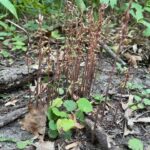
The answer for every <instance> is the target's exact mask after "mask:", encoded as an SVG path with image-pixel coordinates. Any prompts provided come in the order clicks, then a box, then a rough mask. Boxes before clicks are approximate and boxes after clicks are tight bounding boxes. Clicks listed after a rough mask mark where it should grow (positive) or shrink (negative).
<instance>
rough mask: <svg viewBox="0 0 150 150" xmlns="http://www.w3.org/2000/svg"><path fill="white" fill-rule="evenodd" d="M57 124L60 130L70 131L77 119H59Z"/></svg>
mask: <svg viewBox="0 0 150 150" xmlns="http://www.w3.org/2000/svg"><path fill="white" fill-rule="evenodd" d="M56 124H57V130H58V131H61V130H63V131H69V130H70V129H72V128H73V127H74V126H75V121H74V120H71V119H58V120H57V123H56Z"/></svg>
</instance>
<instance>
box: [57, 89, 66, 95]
mask: <svg viewBox="0 0 150 150" xmlns="http://www.w3.org/2000/svg"><path fill="white" fill-rule="evenodd" d="M57 91H58V93H59V95H64V93H65V91H64V89H63V88H58V89H57Z"/></svg>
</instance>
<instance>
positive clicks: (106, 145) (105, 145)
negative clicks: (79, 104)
mask: <svg viewBox="0 0 150 150" xmlns="http://www.w3.org/2000/svg"><path fill="white" fill-rule="evenodd" d="M85 123H86V125H87V128H88V131H89V130H90V131H91V133H92V131H93V128H94V122H93V121H91V120H89V119H86V120H85ZM94 134H95V136H96V139H97V141H98V142H99V144H100V147H99V148H100V149H101V150H110V149H111V150H112V147H111V145H110V141H111V142H112V140H111V139H110V137H108V135H107V134H106V133H105V131H104V129H103V128H101V127H100V126H97V128H96V130H95V133H94Z"/></svg>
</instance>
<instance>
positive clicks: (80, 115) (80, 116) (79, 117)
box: [76, 110, 85, 122]
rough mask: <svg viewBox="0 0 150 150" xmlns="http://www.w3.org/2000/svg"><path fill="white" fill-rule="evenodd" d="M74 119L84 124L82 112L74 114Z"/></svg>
mask: <svg viewBox="0 0 150 150" xmlns="http://www.w3.org/2000/svg"><path fill="white" fill-rule="evenodd" d="M76 117H77V119H78V120H80V121H81V122H84V120H85V116H84V113H83V112H82V111H80V110H79V111H77V112H76Z"/></svg>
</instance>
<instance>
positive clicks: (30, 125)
mask: <svg viewBox="0 0 150 150" xmlns="http://www.w3.org/2000/svg"><path fill="white" fill-rule="evenodd" d="M28 109H29V113H27V114H26V115H25V118H24V119H23V120H22V121H21V122H20V124H21V125H22V129H24V130H26V131H28V132H31V133H32V134H34V135H35V136H36V137H37V138H38V139H40V140H43V138H44V135H45V128H46V115H45V111H46V110H47V108H46V107H44V106H43V105H42V104H41V105H40V104H39V105H38V106H36V105H35V104H31V103H30V104H29V106H28Z"/></svg>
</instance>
